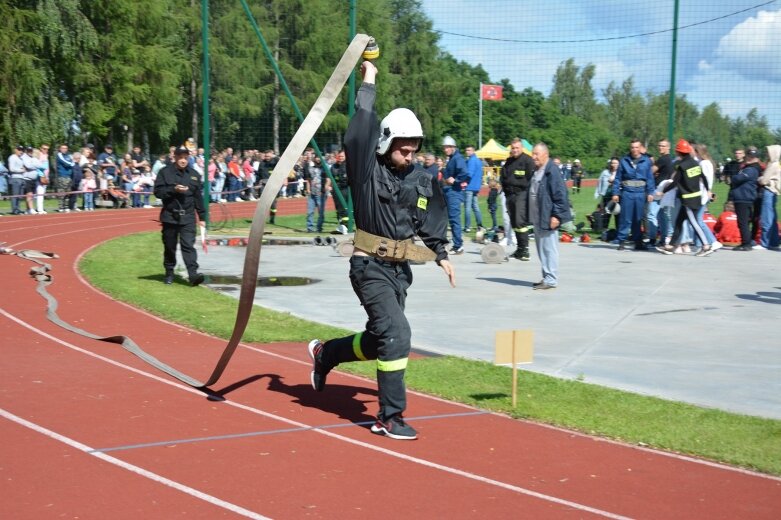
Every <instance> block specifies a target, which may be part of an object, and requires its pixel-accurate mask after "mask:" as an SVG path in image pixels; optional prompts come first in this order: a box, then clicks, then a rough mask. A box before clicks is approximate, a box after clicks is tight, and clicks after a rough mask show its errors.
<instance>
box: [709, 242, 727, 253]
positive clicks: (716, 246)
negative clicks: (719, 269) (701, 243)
mask: <svg viewBox="0 0 781 520" xmlns="http://www.w3.org/2000/svg"><path fill="white" fill-rule="evenodd" d="M722 247H724V244H722V243H721V242H719V241H718V240H717V241H716V242H714V243H712V244H711V245H710V248H711V249H713V250H714V251H718V250H719V249H721V248H722Z"/></svg>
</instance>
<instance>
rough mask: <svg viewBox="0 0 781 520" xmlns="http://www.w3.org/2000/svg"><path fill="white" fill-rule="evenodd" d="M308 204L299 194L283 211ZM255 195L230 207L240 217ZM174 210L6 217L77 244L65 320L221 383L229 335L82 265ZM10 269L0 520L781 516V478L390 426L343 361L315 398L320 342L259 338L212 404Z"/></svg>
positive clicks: (66, 269) (435, 411) (1, 319)
mask: <svg viewBox="0 0 781 520" xmlns="http://www.w3.org/2000/svg"><path fill="white" fill-rule="evenodd" d="M302 204H303V202H302V201H300V200H291V201H281V202H280V212H279V214H285V213H288V212H292V211H301V210H302ZM254 209H255V205H254V204H250V203H244V204H233V205H231V206H230V210H231V212H232V213H233V214H234V215H235V216H238V217H249V216H250V215H251V214H252V212H253V211H254ZM215 214H217V212H215ZM156 217H157V210H154V209H149V210H141V209H138V210H103V211H96V212H94V213H81V214H73V213H71V214H57V215H43V216H29V217H3V218H2V219H0V242H3V241H5V242H8V243H9V245H10V246H11V247H13V248H14V249H25V248H30V249H40V250H47V251H54V252H56V253H58V254H59V255H60V258H59V259H58V260H53V261H51V263H52V265H53V271H52V274H53V275H54V283H53V284H52V285H51V286H50V288H49V289H50V292H51V293H52V294H53V295H54V296H55V297H56V298H57V299H58V300H59V302H60V315H61V316H62V317H63V319H65V320H66V321H69V322H72V323H74V324H77V325H79V326H81V327H83V328H85V329H87V330H90V331H91V332H93V333H96V334H102V335H111V334H122V333H128V332H130V331H132V336H133V339H134V340H136V342H137V343H138V344H139V345H141V347H142V348H144V349H146V350H147V351H148V352H150V353H152V354H154V355H156V356H157V357H158V358H160V359H162V360H163V361H165V362H168V363H170V364H171V365H173V366H175V367H176V368H178V369H180V370H182V371H184V372H185V373H188V374H192V375H193V376H195V377H204V376H205V375H206V374H208V373H209V372H210V371H211V369H212V367H213V365H214V364H215V363H216V361H217V358H218V356H219V353H220V352H221V351H222V348H223V347H224V341H222V340H219V339H216V338H213V337H210V336H207V335H204V334H200V333H198V332H195V331H192V330H188V329H186V328H183V327H181V326H178V325H175V324H172V323H168V322H165V321H163V320H160V319H157V318H154V317H152V316H149V315H148V314H146V313H144V312H143V311H139V310H136V309H134V308H131V307H129V306H127V305H125V304H122V303H120V302H117V301H114V300H112V299H111V298H108V297H107V296H105V295H103V294H101V293H99V292H98V291H96V290H94V289H92V288H91V287H89V286H88V285H87V284H86V283H85V281H84V280H83V279H82V278H81V277H80V276H79V274H78V270H77V262H78V259H79V257H80V255H82V254H83V253H84V252H85V251H87V250H88V249H90V248H91V247H94V246H95V245H96V244H99V243H101V242H103V241H105V240H107V239H110V238H113V237H115V236H118V235H123V234H128V233H134V232H138V231H142V230H154V229H156V228H157V226H158V224H157V223H156V221H155V219H156ZM154 254H158V252H154ZM0 264H1V265H2V268H0V287H2V298H0V337H2V338H3V339H2V345H3V346H2V361H1V363H2V365H0V368H2V372H3V374H4V376H5V377H4V378H3V381H2V383H0V396H1V398H2V405H0V413H2V419H0V436H2V439H3V443H2V448H0V472H1V473H0V474H1V475H2V479H0V493H2V497H3V500H2V504H0V518H13V519H41V518H63V517H65V518H119V519H122V518H128V519H131V518H132V519H138V518H166V519H167V518H174V517H185V516H186V517H188V518H205V519H207V518H208V519H211V518H234V517H235V518H242V517H249V518H340V519H341V518H367V517H371V516H388V515H392V516H403V517H407V518H421V519H424V518H425V519H430V518H535V519H536V518H590V517H607V518H707V519H718V518H724V519H727V518H730V519H734V518H740V519H748V518H752V519H753V518H756V519H777V518H779V516H780V514H781V513H780V512H781V479H777V478H773V477H767V476H763V475H759V474H756V473H752V472H748V471H743V470H739V469H735V468H730V467H726V466H722V465H718V464H713V463H710V462H706V461H700V460H696V459H692V458H688V457H680V456H676V455H673V454H667V453H662V452H657V451H652V450H648V449H643V448H637V447H632V446H627V445H622V444H619V443H614V442H609V441H604V440H601V439H598V438H593V437H589V436H585V435H581V434H577V433H573V432H569V431H565V430H561V429H556V428H551V427H547V426H543V425H539V424H535V423H531V422H526V421H517V420H513V419H510V418H507V417H504V416H501V415H497V414H489V413H484V412H481V411H480V410H476V409H473V408H469V407H465V406H462V405H459V404H455V403H450V402H446V401H444V400H441V399H436V398H432V397H428V396H425V395H420V394H414V393H413V394H411V395H410V397H409V409H408V419H409V421H410V423H411V424H413V425H414V426H415V428H416V429H417V430H418V431H419V433H420V439H419V440H417V441H414V442H400V441H393V440H390V439H386V438H382V437H377V436H374V435H372V434H371V433H370V432H369V431H368V423H370V422H371V420H372V413H374V411H375V410H376V387H375V384H374V383H373V382H371V381H367V380H364V379H361V378H357V377H354V376H350V375H346V374H341V373H333V374H332V375H331V376H330V377H329V380H328V383H329V384H328V386H327V388H326V391H325V392H323V393H316V392H314V391H313V390H312V389H311V387H310V385H309V370H310V365H309V362H308V358H307V356H306V352H305V350H306V349H305V346H304V345H302V344H272V345H250V344H244V345H242V346H241V348H239V349H238V350H237V353H236V355H235V357H234V359H233V360H232V362H231V364H230V365H229V367H228V369H227V370H226V372H225V375H224V376H223V378H222V380H221V381H220V383H218V385H219V386H215V388H214V390H215V391H216V392H217V393H219V394H222V395H224V397H225V398H226V400H225V401H222V402H219V401H210V400H208V399H207V398H206V397H205V395H204V394H202V393H201V392H198V391H195V390H193V389H190V388H188V387H186V386H184V385H182V384H180V383H179V382H178V381H176V380H173V379H171V378H169V377H168V376H166V375H164V374H162V373H159V372H157V371H156V370H155V369H153V368H151V367H149V366H147V365H145V364H144V363H143V362H142V361H140V360H138V359H137V358H135V357H134V356H132V355H130V354H128V353H127V352H125V351H124V350H122V349H121V348H120V347H118V346H116V345H111V344H106V343H101V342H97V341H93V340H89V339H86V338H83V337H81V336H78V335H75V334H72V333H70V332H67V331H65V330H63V329H60V328H59V327H57V326H55V325H54V324H52V323H50V322H49V321H48V320H46V318H45V313H44V310H45V302H44V300H43V299H42V298H41V297H40V296H39V295H38V294H37V293H36V292H35V283H34V282H33V280H32V279H30V278H29V277H28V276H27V271H28V269H29V267H30V264H29V262H27V261H25V260H23V259H20V258H17V257H14V256H0ZM262 268H263V266H262V265H261V272H262ZM345 283H347V281H346V280H345ZM193 290H198V291H201V290H208V289H205V288H195V289H193ZM260 290H262V289H260Z"/></svg>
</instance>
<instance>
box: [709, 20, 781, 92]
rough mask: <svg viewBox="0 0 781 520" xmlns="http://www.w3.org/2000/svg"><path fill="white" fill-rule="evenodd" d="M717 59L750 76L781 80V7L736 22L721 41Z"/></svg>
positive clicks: (720, 64)
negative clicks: (777, 9)
mask: <svg viewBox="0 0 781 520" xmlns="http://www.w3.org/2000/svg"><path fill="white" fill-rule="evenodd" d="M716 61H717V62H719V66H720V67H721V68H724V69H732V70H734V71H736V72H739V73H740V74H742V75H743V76H745V77H747V78H754V79H768V80H771V81H781V10H779V11H775V12H769V11H760V12H759V13H757V16H756V17H751V18H748V19H747V20H745V21H743V22H741V23H739V24H738V25H736V26H735V27H734V28H733V29H732V30H731V31H730V32H729V33H728V34H727V35H725V36H724V37H723V38H721V40H720V41H719V46H718V48H717V49H716Z"/></svg>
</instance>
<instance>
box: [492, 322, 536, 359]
mask: <svg viewBox="0 0 781 520" xmlns="http://www.w3.org/2000/svg"><path fill="white" fill-rule="evenodd" d="M513 347H515V348H513ZM494 359H495V361H494V363H495V364H497V365H518V364H528V363H531V362H532V361H533V359H534V331H533V330H500V331H497V332H496V351H495V354H494Z"/></svg>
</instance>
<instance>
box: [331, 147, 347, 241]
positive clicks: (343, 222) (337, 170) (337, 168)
mask: <svg viewBox="0 0 781 520" xmlns="http://www.w3.org/2000/svg"><path fill="white" fill-rule="evenodd" d="M344 161H345V154H344V150H339V151H338V152H336V162H334V163H333V164H332V165H331V175H333V177H334V180H335V181H336V189H337V190H339V193H340V194H341V195H342V198H343V199H344V204H342V203H341V202H340V201H339V196H338V195H337V194H336V193H334V194H333V197H334V205H335V206H336V218H337V219H338V220H339V227H338V228H337V229H338V230H339V232H340V233H342V234H343V235H346V234H347V223H348V222H349V221H350V215H349V212H348V210H347V204H348V203H349V200H350V185H349V183H348V182H347V165H346V164H345V162H344Z"/></svg>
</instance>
